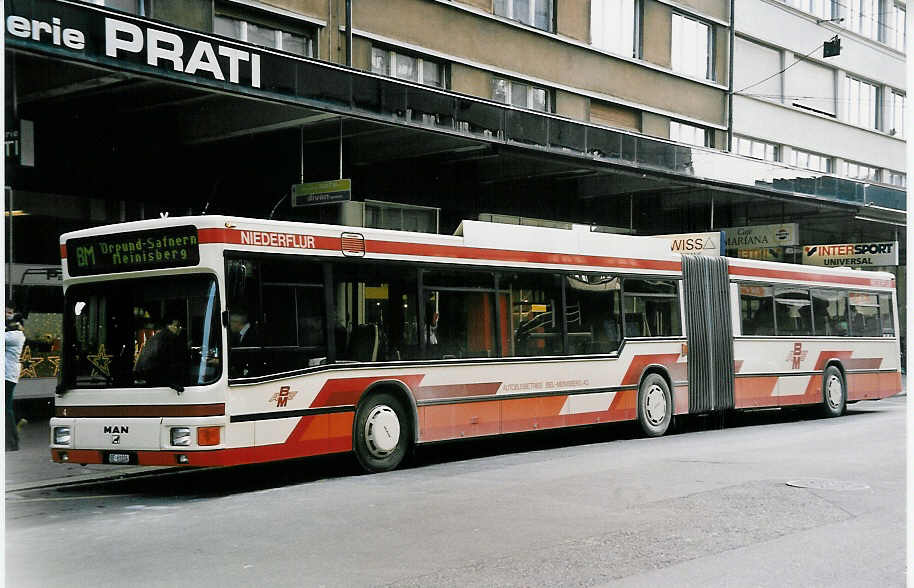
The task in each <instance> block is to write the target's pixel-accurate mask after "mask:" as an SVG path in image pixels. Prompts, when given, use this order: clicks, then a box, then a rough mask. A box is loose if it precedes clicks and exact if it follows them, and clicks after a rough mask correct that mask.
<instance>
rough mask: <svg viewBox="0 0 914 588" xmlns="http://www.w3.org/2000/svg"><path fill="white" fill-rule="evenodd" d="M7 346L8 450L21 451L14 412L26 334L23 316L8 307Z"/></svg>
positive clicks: (5, 333) (5, 332)
mask: <svg viewBox="0 0 914 588" xmlns="http://www.w3.org/2000/svg"><path fill="white" fill-rule="evenodd" d="M3 341H4V343H5V345H6V364H5V371H4V376H5V379H6V382H5V384H6V450H7V451H19V430H18V428H17V427H16V412H15V411H14V410H13V390H15V389H16V384H17V383H18V382H19V356H20V355H22V347H23V346H24V345H25V333H24V332H23V329H22V315H19V314H16V311H15V310H13V307H12V306H10V305H8V304H7V305H6V330H5V331H4V333H3Z"/></svg>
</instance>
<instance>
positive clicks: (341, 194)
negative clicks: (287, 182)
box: [292, 178, 352, 208]
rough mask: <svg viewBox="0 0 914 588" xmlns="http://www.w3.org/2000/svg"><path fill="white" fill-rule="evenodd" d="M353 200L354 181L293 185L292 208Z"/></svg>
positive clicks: (344, 180) (343, 180)
mask: <svg viewBox="0 0 914 588" xmlns="http://www.w3.org/2000/svg"><path fill="white" fill-rule="evenodd" d="M351 199H352V180H351V179H349V178H345V179H341V180H329V181H326V182H310V183H307V184H293V185H292V206H293V208H294V207H299V206H314V205H316V204H330V203H331V202H346V201H348V200H351Z"/></svg>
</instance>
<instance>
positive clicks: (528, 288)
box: [498, 273, 581, 356]
mask: <svg viewBox="0 0 914 588" xmlns="http://www.w3.org/2000/svg"><path fill="white" fill-rule="evenodd" d="M498 287H499V290H500V291H501V292H502V293H504V294H506V295H507V297H508V299H509V300H510V312H511V322H510V330H511V334H512V336H511V337H510V339H509V342H510V349H508V350H505V353H504V355H506V356H537V355H561V354H562V353H564V349H563V345H562V324H563V321H564V318H563V316H562V314H563V312H564V309H563V307H562V283H561V281H560V279H559V276H557V275H554V274H538V273H517V274H504V275H502V277H501V279H500V280H499V283H498ZM580 330H581V313H580V310H579V309H572V312H571V313H570V314H569V316H568V331H569V334H570V333H572V332H579V331H580Z"/></svg>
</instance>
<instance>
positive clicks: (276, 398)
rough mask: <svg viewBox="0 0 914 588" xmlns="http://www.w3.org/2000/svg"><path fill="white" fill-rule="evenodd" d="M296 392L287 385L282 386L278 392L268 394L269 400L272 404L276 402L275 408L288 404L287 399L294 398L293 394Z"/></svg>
mask: <svg viewBox="0 0 914 588" xmlns="http://www.w3.org/2000/svg"><path fill="white" fill-rule="evenodd" d="M296 394H298V392H296V391H295V390H290V389H289V386H283V387H281V388H280V389H279V392H277V393H276V394H274V395H273V396H270V400H269V402H270V403H271V404H272V403H273V402H275V403H276V408H281V407H283V406H286V405H287V404H289V401H290V400H292V399H293V398H295V395H296Z"/></svg>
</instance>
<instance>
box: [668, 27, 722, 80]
mask: <svg viewBox="0 0 914 588" xmlns="http://www.w3.org/2000/svg"><path fill="white" fill-rule="evenodd" d="M671 51H672V55H671V57H672V65H673V71H678V72H680V73H684V74H686V75H690V76H694V77H696V78H706V79H711V76H712V71H711V27H710V26H708V25H707V24H705V23H703V22H701V21H698V20H695V19H693V18H689V17H687V16H683V15H681V14H676V13H675V12H674V13H673V37H672V46H671Z"/></svg>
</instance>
